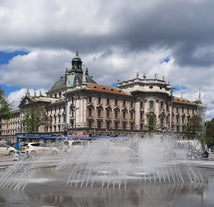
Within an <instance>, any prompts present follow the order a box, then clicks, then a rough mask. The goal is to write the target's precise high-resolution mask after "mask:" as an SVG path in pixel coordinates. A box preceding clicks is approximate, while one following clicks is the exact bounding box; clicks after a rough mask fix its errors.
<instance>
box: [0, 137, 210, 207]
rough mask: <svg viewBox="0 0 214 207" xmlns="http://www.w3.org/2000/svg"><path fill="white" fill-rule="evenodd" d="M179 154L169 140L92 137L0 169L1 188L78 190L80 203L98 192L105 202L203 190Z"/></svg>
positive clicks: (191, 167)
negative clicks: (159, 192) (146, 194)
mask: <svg viewBox="0 0 214 207" xmlns="http://www.w3.org/2000/svg"><path fill="white" fill-rule="evenodd" d="M179 150H180V149H179ZM181 150H182V149H181ZM175 151H176V152H175ZM178 154H179V153H178ZM180 154H182V155H183V157H179V159H178V157H177V149H176V146H175V143H174V141H173V140H172V139H171V138H170V137H164V138H163V137H162V136H157V137H153V138H137V137H135V138H120V137H112V138H106V139H104V138H103V139H96V140H93V141H90V142H89V141H88V142H85V144H84V145H81V146H78V147H72V148H71V149H70V150H67V151H66V152H65V151H64V150H63V149H62V151H61V153H60V154H58V155H54V156H35V157H33V159H32V160H21V161H14V162H13V163H12V164H8V166H7V167H5V168H4V169H3V168H2V169H1V170H0V188H1V189H2V190H3V191H7V190H9V191H15V192H22V193H24V194H25V193H26V192H28V193H29V192H31V191H33V192H34V194H35V192H36V194H39V192H40V191H41V189H43V190H44V191H45V192H46V191H48V193H50V192H52V193H53V192H55V191H57V189H61V191H62V192H64V196H65V195H67V194H66V193H68V192H71V193H73V192H75V193H77V192H78V194H77V195H81V196H82V200H84V198H83V197H84V196H85V195H86V194H87V193H86V192H91V195H92V194H93V193H95V192H96V195H94V196H95V197H96V196H97V194H99V193H101V192H102V193H104V195H103V196H104V198H103V199H107V200H108V198H106V196H110V197H112V198H113V197H114V193H113V192H115V193H116V194H117V195H118V196H119V195H120V196H121V197H124V196H129V195H127V193H128V192H129V193H130V192H133V191H137V192H138V193H137V195H138V194H141V193H140V192H141V190H142V189H143V191H145V192H147V190H145V188H146V189H147V188H148V189H149V188H151V189H152V190H153V191H154V189H156V188H158V189H161V186H163V185H164V189H171V188H172V189H174V190H173V192H174V191H176V192H177V191H179V192H180V191H182V189H184V188H188V189H189V188H197V189H201V188H203V186H204V184H206V183H207V177H206V176H205V174H204V173H201V169H200V168H198V166H197V165H194V164H192V163H190V162H187V161H186V159H185V151H181V153H180ZM152 186H154V188H153V187H152ZM190 186H191V187H190ZM193 186H194V187H193ZM57 193H58V194H60V192H59V191H57ZM28 196H29V195H28ZM100 196H101V195H99V198H100ZM101 197H102V196H101ZM73 199H74V198H73ZM75 199H77V200H78V199H80V198H79V197H78V198H77V197H75ZM94 199H95V198H94ZM110 200H111V199H110V198H109V202H110ZM78 202H80V203H81V199H80V200H78ZM92 203H93V202H92ZM93 204H94V203H93ZM74 206H75V205H74ZM76 206H85V205H82V204H80V205H76ZM88 206H90V205H88ZM91 206H93V205H92V204H91ZM115 206H117V205H115ZM118 206H119V204H118Z"/></svg>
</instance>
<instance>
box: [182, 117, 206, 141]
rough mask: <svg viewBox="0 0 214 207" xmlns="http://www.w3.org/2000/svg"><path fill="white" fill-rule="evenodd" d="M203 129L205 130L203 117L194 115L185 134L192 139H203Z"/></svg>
mask: <svg viewBox="0 0 214 207" xmlns="http://www.w3.org/2000/svg"><path fill="white" fill-rule="evenodd" d="M203 129H204V128H203V123H202V118H201V116H199V115H194V116H192V117H191V118H190V120H189V123H188V125H187V126H186V128H185V130H184V134H185V136H186V137H188V138H190V139H194V138H198V139H201V138H202V132H203Z"/></svg>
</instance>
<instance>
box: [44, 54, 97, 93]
mask: <svg viewBox="0 0 214 207" xmlns="http://www.w3.org/2000/svg"><path fill="white" fill-rule="evenodd" d="M71 64H72V68H71V69H70V70H67V71H66V73H68V74H67V78H68V87H75V86H77V85H82V84H83V75H84V73H83V69H82V60H81V58H80V57H79V54H78V52H76V55H75V56H74V58H73V59H72V61H71ZM85 82H86V83H95V84H96V81H95V80H94V79H93V77H91V76H89V74H88V69H86V70H85ZM64 89H65V76H62V77H60V79H59V80H57V81H56V82H55V83H54V85H53V86H52V87H51V89H50V90H49V91H48V92H47V94H52V93H55V92H59V91H63V90H64Z"/></svg>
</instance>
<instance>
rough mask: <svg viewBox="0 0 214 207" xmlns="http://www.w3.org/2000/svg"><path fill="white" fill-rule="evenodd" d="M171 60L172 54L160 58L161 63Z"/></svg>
mask: <svg viewBox="0 0 214 207" xmlns="http://www.w3.org/2000/svg"><path fill="white" fill-rule="evenodd" d="M169 61H170V56H166V57H165V58H163V59H161V60H160V64H162V63H168V62H169Z"/></svg>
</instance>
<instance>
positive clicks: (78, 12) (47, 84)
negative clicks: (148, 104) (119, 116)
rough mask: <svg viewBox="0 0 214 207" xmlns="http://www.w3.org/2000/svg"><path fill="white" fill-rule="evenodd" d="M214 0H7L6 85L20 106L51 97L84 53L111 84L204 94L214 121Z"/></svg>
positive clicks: (2, 16)
mask: <svg viewBox="0 0 214 207" xmlns="http://www.w3.org/2000/svg"><path fill="white" fill-rule="evenodd" d="M213 8H214V1H210V0H188V1H186V0H179V1H177V0H176V1H175V0H149V1H145V0H127V1H123V0H108V1H106V0H83V1H79V0H28V1H26V0H16V1H14V0H0V25H1V32H0V87H1V88H2V89H3V90H4V91H5V96H6V97H7V98H8V100H9V101H10V102H11V103H12V104H13V107H14V108H16V107H17V106H18V105H19V102H20V99H21V97H23V96H24V95H25V94H26V91H27V90H29V91H30V93H32V94H35V93H36V94H39V93H40V92H41V93H43V94H45V92H47V91H48V90H49V89H50V88H51V87H52V85H53V84H54V83H55V82H56V81H57V80H58V79H59V78H60V76H62V75H64V72H65V70H66V68H71V60H72V58H73V57H74V55H75V52H76V51H78V52H79V55H80V57H81V59H82V61H83V64H84V65H85V67H86V68H88V70H89V73H90V75H92V76H93V77H94V79H95V80H96V81H97V82H98V83H100V84H104V85H112V84H114V83H116V82H117V81H118V80H119V81H124V80H128V79H132V78H135V77H136V73H137V72H138V73H139V77H140V78H141V77H143V75H144V74H146V76H147V77H148V78H154V76H155V74H157V76H158V78H163V77H164V79H165V80H166V81H167V82H169V83H170V84H171V85H172V86H173V87H176V89H175V90H174V95H176V96H178V97H183V98H186V99H188V100H190V101H195V100H197V99H198V97H199V92H201V97H202V101H203V104H204V105H205V106H206V107H207V110H206V119H207V120H210V119H212V118H214V93H213V90H214V81H213V76H214V21H213V19H214V12H213Z"/></svg>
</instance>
